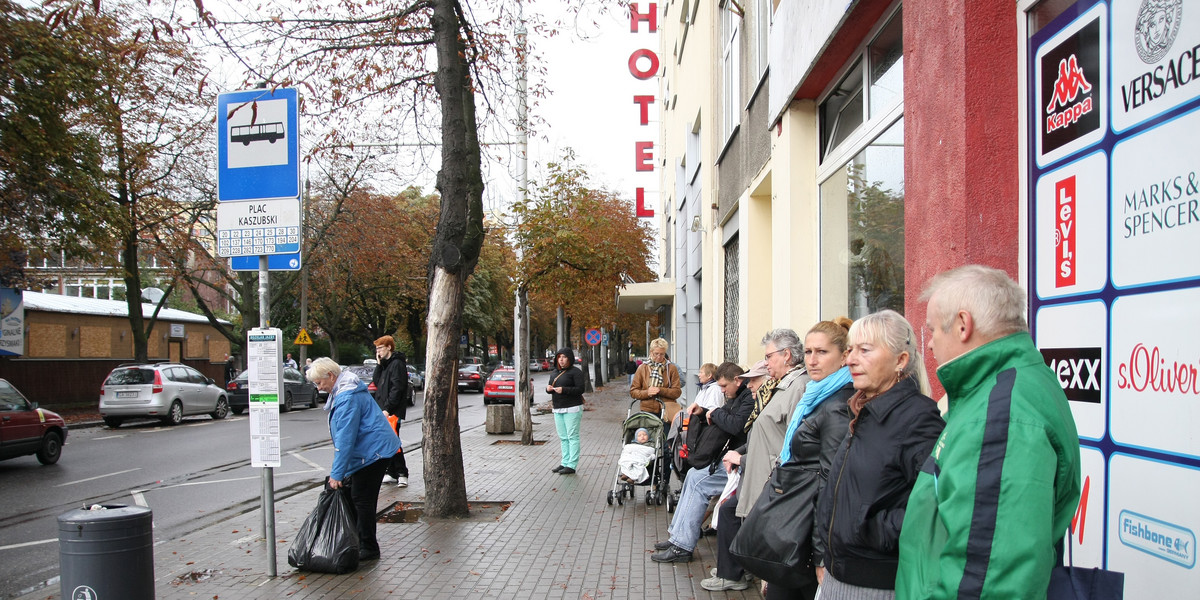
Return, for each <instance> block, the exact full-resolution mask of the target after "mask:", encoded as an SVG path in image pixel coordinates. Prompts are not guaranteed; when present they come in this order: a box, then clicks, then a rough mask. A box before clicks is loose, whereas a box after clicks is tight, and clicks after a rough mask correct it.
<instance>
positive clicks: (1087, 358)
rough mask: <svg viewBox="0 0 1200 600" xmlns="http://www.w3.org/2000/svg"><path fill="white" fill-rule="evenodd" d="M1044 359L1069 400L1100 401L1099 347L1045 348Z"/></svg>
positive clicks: (1097, 402) (1043, 350) (1096, 402)
mask: <svg viewBox="0 0 1200 600" xmlns="http://www.w3.org/2000/svg"><path fill="white" fill-rule="evenodd" d="M1042 359H1043V360H1045V361H1046V364H1047V365H1049V367H1050V370H1051V371H1053V372H1054V376H1055V378H1057V379H1058V385H1060V386H1062V389H1063V393H1065V394H1066V395H1067V400H1070V401H1072V402H1088V403H1091V404H1099V403H1100V390H1101V388H1102V386H1101V385H1100V384H1101V376H1100V373H1101V370H1100V359H1101V352H1100V348H1042Z"/></svg>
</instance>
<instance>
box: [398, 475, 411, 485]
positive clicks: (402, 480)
mask: <svg viewBox="0 0 1200 600" xmlns="http://www.w3.org/2000/svg"><path fill="white" fill-rule="evenodd" d="M396 487H408V477H407V476H405V475H401V476H399V477H397V478H396Z"/></svg>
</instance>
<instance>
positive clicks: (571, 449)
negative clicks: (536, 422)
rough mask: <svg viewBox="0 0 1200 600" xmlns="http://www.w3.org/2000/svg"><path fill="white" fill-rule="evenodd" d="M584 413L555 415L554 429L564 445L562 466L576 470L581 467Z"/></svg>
mask: <svg viewBox="0 0 1200 600" xmlns="http://www.w3.org/2000/svg"><path fill="white" fill-rule="evenodd" d="M581 421H583V411H578V412H570V413H554V429H555V430H556V431H558V441H559V443H560V444H561V445H562V466H564V467H571V468H572V469H574V468H575V467H576V466H577V465H579V423H580V422H581Z"/></svg>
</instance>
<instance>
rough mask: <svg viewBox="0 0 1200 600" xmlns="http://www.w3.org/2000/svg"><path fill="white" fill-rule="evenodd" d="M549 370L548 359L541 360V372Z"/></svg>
mask: <svg viewBox="0 0 1200 600" xmlns="http://www.w3.org/2000/svg"><path fill="white" fill-rule="evenodd" d="M550 368H551V365H550V359H548V358H543V359H542V370H543V371H549V370H550Z"/></svg>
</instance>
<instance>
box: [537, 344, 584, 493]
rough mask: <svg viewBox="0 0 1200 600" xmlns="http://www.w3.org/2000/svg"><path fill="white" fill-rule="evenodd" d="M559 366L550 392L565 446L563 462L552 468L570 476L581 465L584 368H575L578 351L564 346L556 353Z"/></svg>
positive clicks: (553, 376) (556, 423)
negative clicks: (580, 434)
mask: <svg viewBox="0 0 1200 600" xmlns="http://www.w3.org/2000/svg"><path fill="white" fill-rule="evenodd" d="M554 366H555V367H556V368H557V369H556V370H555V372H554V374H553V375H551V376H550V383H548V384H547V385H546V392H547V393H549V394H550V399H551V403H552V406H553V408H554V429H555V430H557V431H558V441H559V443H560V444H561V445H562V461H561V462H562V464H560V465H559V466H557V467H554V468H553V469H551V470H552V471H554V472H555V473H558V474H560V475H570V474H572V473H574V472H575V467H577V466H578V465H579V423H580V422H581V421H583V388H584V383H585V382H584V379H583V371H580V370H579V369H576V368H575V353H574V352H572V351H571V349H570V348H563V349H561V350H559V351H558V352H557V353H556V354H555V355H554Z"/></svg>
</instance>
